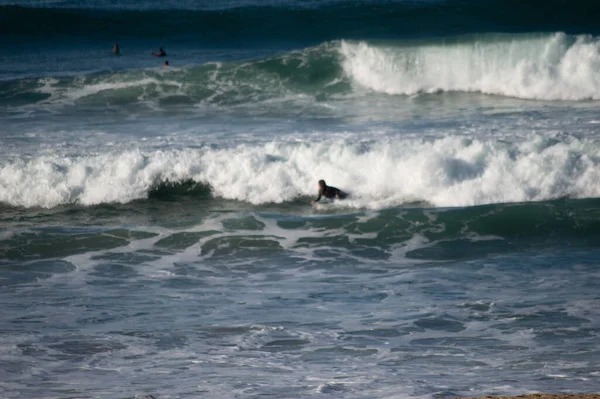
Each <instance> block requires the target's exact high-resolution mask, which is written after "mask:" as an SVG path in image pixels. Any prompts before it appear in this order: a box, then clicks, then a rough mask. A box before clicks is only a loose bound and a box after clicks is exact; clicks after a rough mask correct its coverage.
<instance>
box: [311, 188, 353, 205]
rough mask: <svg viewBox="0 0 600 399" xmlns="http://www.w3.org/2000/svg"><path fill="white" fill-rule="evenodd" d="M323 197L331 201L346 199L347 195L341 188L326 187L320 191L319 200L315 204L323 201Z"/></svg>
mask: <svg viewBox="0 0 600 399" xmlns="http://www.w3.org/2000/svg"><path fill="white" fill-rule="evenodd" d="M321 197H325V198H327V199H330V200H333V199H344V198H346V193H344V192H343V191H342V190H340V189H339V188H335V187H332V186H325V187H323V188H321V189H320V190H319V198H317V199H316V200H315V202H316V201H319V200H320V199H321Z"/></svg>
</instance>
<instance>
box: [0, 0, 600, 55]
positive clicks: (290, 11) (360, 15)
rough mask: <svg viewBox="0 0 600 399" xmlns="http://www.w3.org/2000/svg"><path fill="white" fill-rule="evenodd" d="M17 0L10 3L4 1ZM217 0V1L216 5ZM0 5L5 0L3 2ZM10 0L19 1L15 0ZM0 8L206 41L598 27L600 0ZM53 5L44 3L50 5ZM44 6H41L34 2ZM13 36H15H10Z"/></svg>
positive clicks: (85, 28) (79, 29)
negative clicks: (566, 0)
mask: <svg viewBox="0 0 600 399" xmlns="http://www.w3.org/2000/svg"><path fill="white" fill-rule="evenodd" d="M3 3H4V4H11V2H3ZM217 3H219V4H217ZM0 4H1V3H0ZM12 4H19V3H17V2H13V3H12ZM29 5H30V7H17V6H6V5H5V6H0V35H2V36H3V37H8V38H9V39H16V38H19V40H20V43H19V44H20V45H22V44H23V43H25V42H27V41H28V40H35V41H37V42H39V41H40V40H42V41H56V39H57V37H61V38H64V39H68V38H69V37H71V38H77V40H78V41H81V40H89V39H93V40H98V39H104V38H106V39H107V40H110V41H112V40H115V38H119V39H120V40H124V39H142V40H146V39H149V38H152V39H157V38H164V37H167V36H168V37H170V38H177V41H178V42H181V41H185V42H194V43H197V44H199V45H201V46H211V45H214V44H218V45H222V44H224V43H231V44H234V45H236V46H239V45H241V44H243V45H248V43H251V42H254V43H265V42H269V43H273V42H278V41H279V42H280V41H285V42H313V44H314V43H318V42H323V41H328V40H335V39H342V38H346V39H374V38H386V39H389V38H399V37H432V36H445V35H455V34H464V33H474V32H490V31H492V32H532V31H544V32H549V31H566V32H569V33H598V32H599V26H598V23H597V18H598V16H599V15H600V4H598V2H594V1H584V0H576V1H571V2H569V4H568V6H567V5H566V4H565V2H564V1H561V0H544V1H541V0H532V1H516V0H509V1H506V0H482V1H477V2H475V1H464V0H437V1H436V0H433V1H382V2H370V1H368V2H367V1H365V2H362V1H361V2H350V3H348V2H342V1H325V2H297V1H284V2H261V3H260V4H259V5H257V4H256V3H253V2H251V1H232V2H229V1H228V2H206V1H205V2H164V4H163V2H152V1H147V2H128V1H125V2H113V1H93V2H81V1H75V0H71V1H55V2H45V1H44V2H39V1H38V2H31V3H30V4H29ZM48 6H51V7H53V8H39V7H48ZM34 7H38V8H34ZM9 41H10V40H9Z"/></svg>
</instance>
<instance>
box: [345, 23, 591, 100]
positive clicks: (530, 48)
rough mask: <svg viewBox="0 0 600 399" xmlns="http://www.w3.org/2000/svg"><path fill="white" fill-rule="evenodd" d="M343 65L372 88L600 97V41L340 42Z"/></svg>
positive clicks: (534, 38)
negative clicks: (377, 43) (385, 43)
mask: <svg viewBox="0 0 600 399" xmlns="http://www.w3.org/2000/svg"><path fill="white" fill-rule="evenodd" d="M340 52H341V54H342V57H343V67H344V70H345V72H346V74H347V75H349V76H350V77H351V78H352V79H353V80H354V81H355V82H356V83H358V84H359V85H361V86H364V87H366V88H368V89H370V90H373V91H376V92H381V93H388V94H405V95H413V94H416V93H423V92H425V93H432V92H437V91H466V92H482V93H487V94H498V95H504V96H511V97H519V98H526V99H541V100H582V99H600V39H599V38H596V37H592V36H576V37H574V36H570V35H566V34H563V33H556V34H553V35H536V36H532V35H520V36H519V35H517V36H514V35H511V36H498V35H482V36H478V37H473V38H471V39H461V40H454V41H450V42H448V43H445V44H431V43H430V44H427V43H425V44H404V45H395V46H390V45H385V46H377V45H372V44H368V43H366V42H360V43H353V42H346V41H344V42H342V44H341V47H340Z"/></svg>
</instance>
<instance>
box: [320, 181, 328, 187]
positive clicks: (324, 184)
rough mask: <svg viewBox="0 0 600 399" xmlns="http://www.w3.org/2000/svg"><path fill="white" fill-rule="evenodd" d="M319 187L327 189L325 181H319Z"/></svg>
mask: <svg viewBox="0 0 600 399" xmlns="http://www.w3.org/2000/svg"><path fill="white" fill-rule="evenodd" d="M319 187H321V188H323V187H327V183H325V180H319Z"/></svg>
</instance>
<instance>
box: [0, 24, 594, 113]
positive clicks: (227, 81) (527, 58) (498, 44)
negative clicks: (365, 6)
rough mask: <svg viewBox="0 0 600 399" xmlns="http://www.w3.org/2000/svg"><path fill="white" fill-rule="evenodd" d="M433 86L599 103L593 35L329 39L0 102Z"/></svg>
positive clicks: (208, 97)
mask: <svg viewBox="0 0 600 399" xmlns="http://www.w3.org/2000/svg"><path fill="white" fill-rule="evenodd" d="M437 92H477V93H485V94H491V95H499V96H510V97H517V98H523V99H537V100H548V101H550V100H566V101H579V100H599V99H600V39H599V38H597V37H593V36H586V35H582V36H570V35H567V34H564V33H556V34H535V35H534V34H528V35H497V34H486V35H477V36H465V37H460V38H454V39H445V40H437V39H435V40H433V39H432V40H423V41H400V42H366V41H361V42H353V41H341V42H340V41H335V42H328V43H324V44H322V45H319V46H315V47H309V48H306V49H303V50H298V51H293V52H290V53H286V54H281V55H276V56H272V57H267V58H262V59H255V60H248V61H243V62H242V61H240V62H212V63H207V64H203V65H198V66H191V67H185V68H172V69H169V70H156V69H152V70H148V69H146V70H132V71H120V72H105V73H96V74H89V75H80V76H73V77H46V78H26V79H20V80H15V81H5V82H0V107H8V108H13V107H23V106H35V107H38V106H40V105H43V106H51V107H55V106H61V107H63V106H83V107H96V108H98V107H101V108H103V109H104V108H105V107H106V106H112V107H120V108H123V107H125V108H126V107H140V106H142V107H150V108H152V109H156V108H159V109H168V108H169V107H171V108H173V107H177V108H181V107H196V106H209V107H219V108H220V109H231V108H232V107H233V108H235V107H240V106H242V107H243V106H247V105H253V104H257V103H258V104H266V105H267V106H273V104H275V105H277V104H282V103H286V102H287V103H289V102H292V103H293V102H298V101H302V102H304V103H308V104H318V103H320V102H323V101H343V100H348V99H352V98H356V97H357V96H358V97H363V96H369V95H372V94H377V93H380V94H388V95H415V94H419V93H437Z"/></svg>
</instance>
